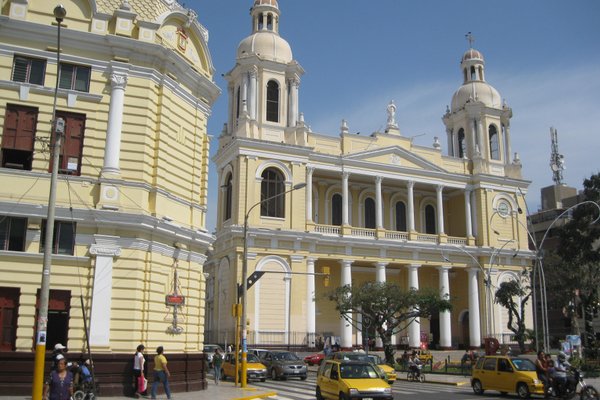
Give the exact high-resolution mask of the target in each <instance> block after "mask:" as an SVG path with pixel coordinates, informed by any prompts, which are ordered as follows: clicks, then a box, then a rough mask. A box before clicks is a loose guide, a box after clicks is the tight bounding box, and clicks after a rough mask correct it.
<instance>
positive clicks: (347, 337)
mask: <svg viewBox="0 0 600 400" xmlns="http://www.w3.org/2000/svg"><path fill="white" fill-rule="evenodd" d="M341 263H342V271H341V282H340V285H341V286H346V285H352V261H350V260H341ZM340 336H341V338H342V342H341V343H340V346H342V347H343V348H346V349H349V348H351V347H352V325H350V322H348V321H346V320H345V319H344V318H342V319H341V321H340Z"/></svg>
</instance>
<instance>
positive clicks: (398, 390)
mask: <svg viewBox="0 0 600 400" xmlns="http://www.w3.org/2000/svg"><path fill="white" fill-rule="evenodd" d="M252 385H253V386H256V387H260V388H262V389H265V390H272V391H275V392H277V396H274V397H272V399H277V400H309V399H311V400H314V399H315V388H316V385H317V382H316V376H315V375H311V374H309V376H308V379H307V380H305V381H300V380H295V379H288V380H287V381H272V380H267V381H266V382H253V383H252ZM392 388H393V391H394V397H395V398H399V397H400V398H401V397H404V396H411V397H413V396H415V395H419V394H432V393H456V392H457V391H461V390H465V389H464V388H460V387H457V386H452V385H439V384H435V383H427V382H423V383H419V382H405V381H397V382H396V383H394V385H393V386H392ZM417 398H418V397H417Z"/></svg>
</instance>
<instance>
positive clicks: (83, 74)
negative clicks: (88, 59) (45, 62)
mask: <svg viewBox="0 0 600 400" xmlns="http://www.w3.org/2000/svg"><path fill="white" fill-rule="evenodd" d="M91 75H92V69H91V68H90V67H86V66H83V65H75V64H63V63H61V64H60V79H59V84H58V87H60V88H61V89H68V90H77V91H79V92H89V90H90V78H91Z"/></svg>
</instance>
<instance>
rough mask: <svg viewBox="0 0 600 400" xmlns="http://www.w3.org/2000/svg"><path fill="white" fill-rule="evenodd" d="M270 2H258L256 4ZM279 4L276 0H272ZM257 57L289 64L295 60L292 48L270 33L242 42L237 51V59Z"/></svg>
mask: <svg viewBox="0 0 600 400" xmlns="http://www.w3.org/2000/svg"><path fill="white" fill-rule="evenodd" d="M266 1H267V2H268V1H269V0H256V2H266ZM270 1H272V2H274V3H275V4H277V1H276V0H270ZM249 56H257V57H260V58H261V59H268V60H272V61H279V62H284V63H288V62H291V61H292V60H293V59H294V58H293V56H292V48H291V47H290V45H289V43H288V42H287V41H286V40H285V39H283V38H282V37H281V36H279V35H277V34H275V33H273V32H269V31H259V32H256V33H254V34H252V35H250V36H248V37H247V38H245V39H244V40H242V41H241V42H240V44H239V46H238V49H237V58H244V57H249Z"/></svg>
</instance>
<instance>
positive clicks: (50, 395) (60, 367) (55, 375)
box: [44, 354, 73, 400]
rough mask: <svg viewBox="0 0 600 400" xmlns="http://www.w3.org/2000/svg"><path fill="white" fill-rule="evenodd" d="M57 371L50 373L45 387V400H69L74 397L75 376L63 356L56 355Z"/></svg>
mask: <svg viewBox="0 0 600 400" xmlns="http://www.w3.org/2000/svg"><path fill="white" fill-rule="evenodd" d="M55 360H56V369H54V370H52V371H51V372H50V376H49V377H48V379H47V380H46V384H45V385H44V399H45V400H69V399H70V398H71V396H73V374H72V373H71V371H69V370H68V369H67V359H66V358H65V357H64V356H63V355H62V354H58V355H56V358H55Z"/></svg>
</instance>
